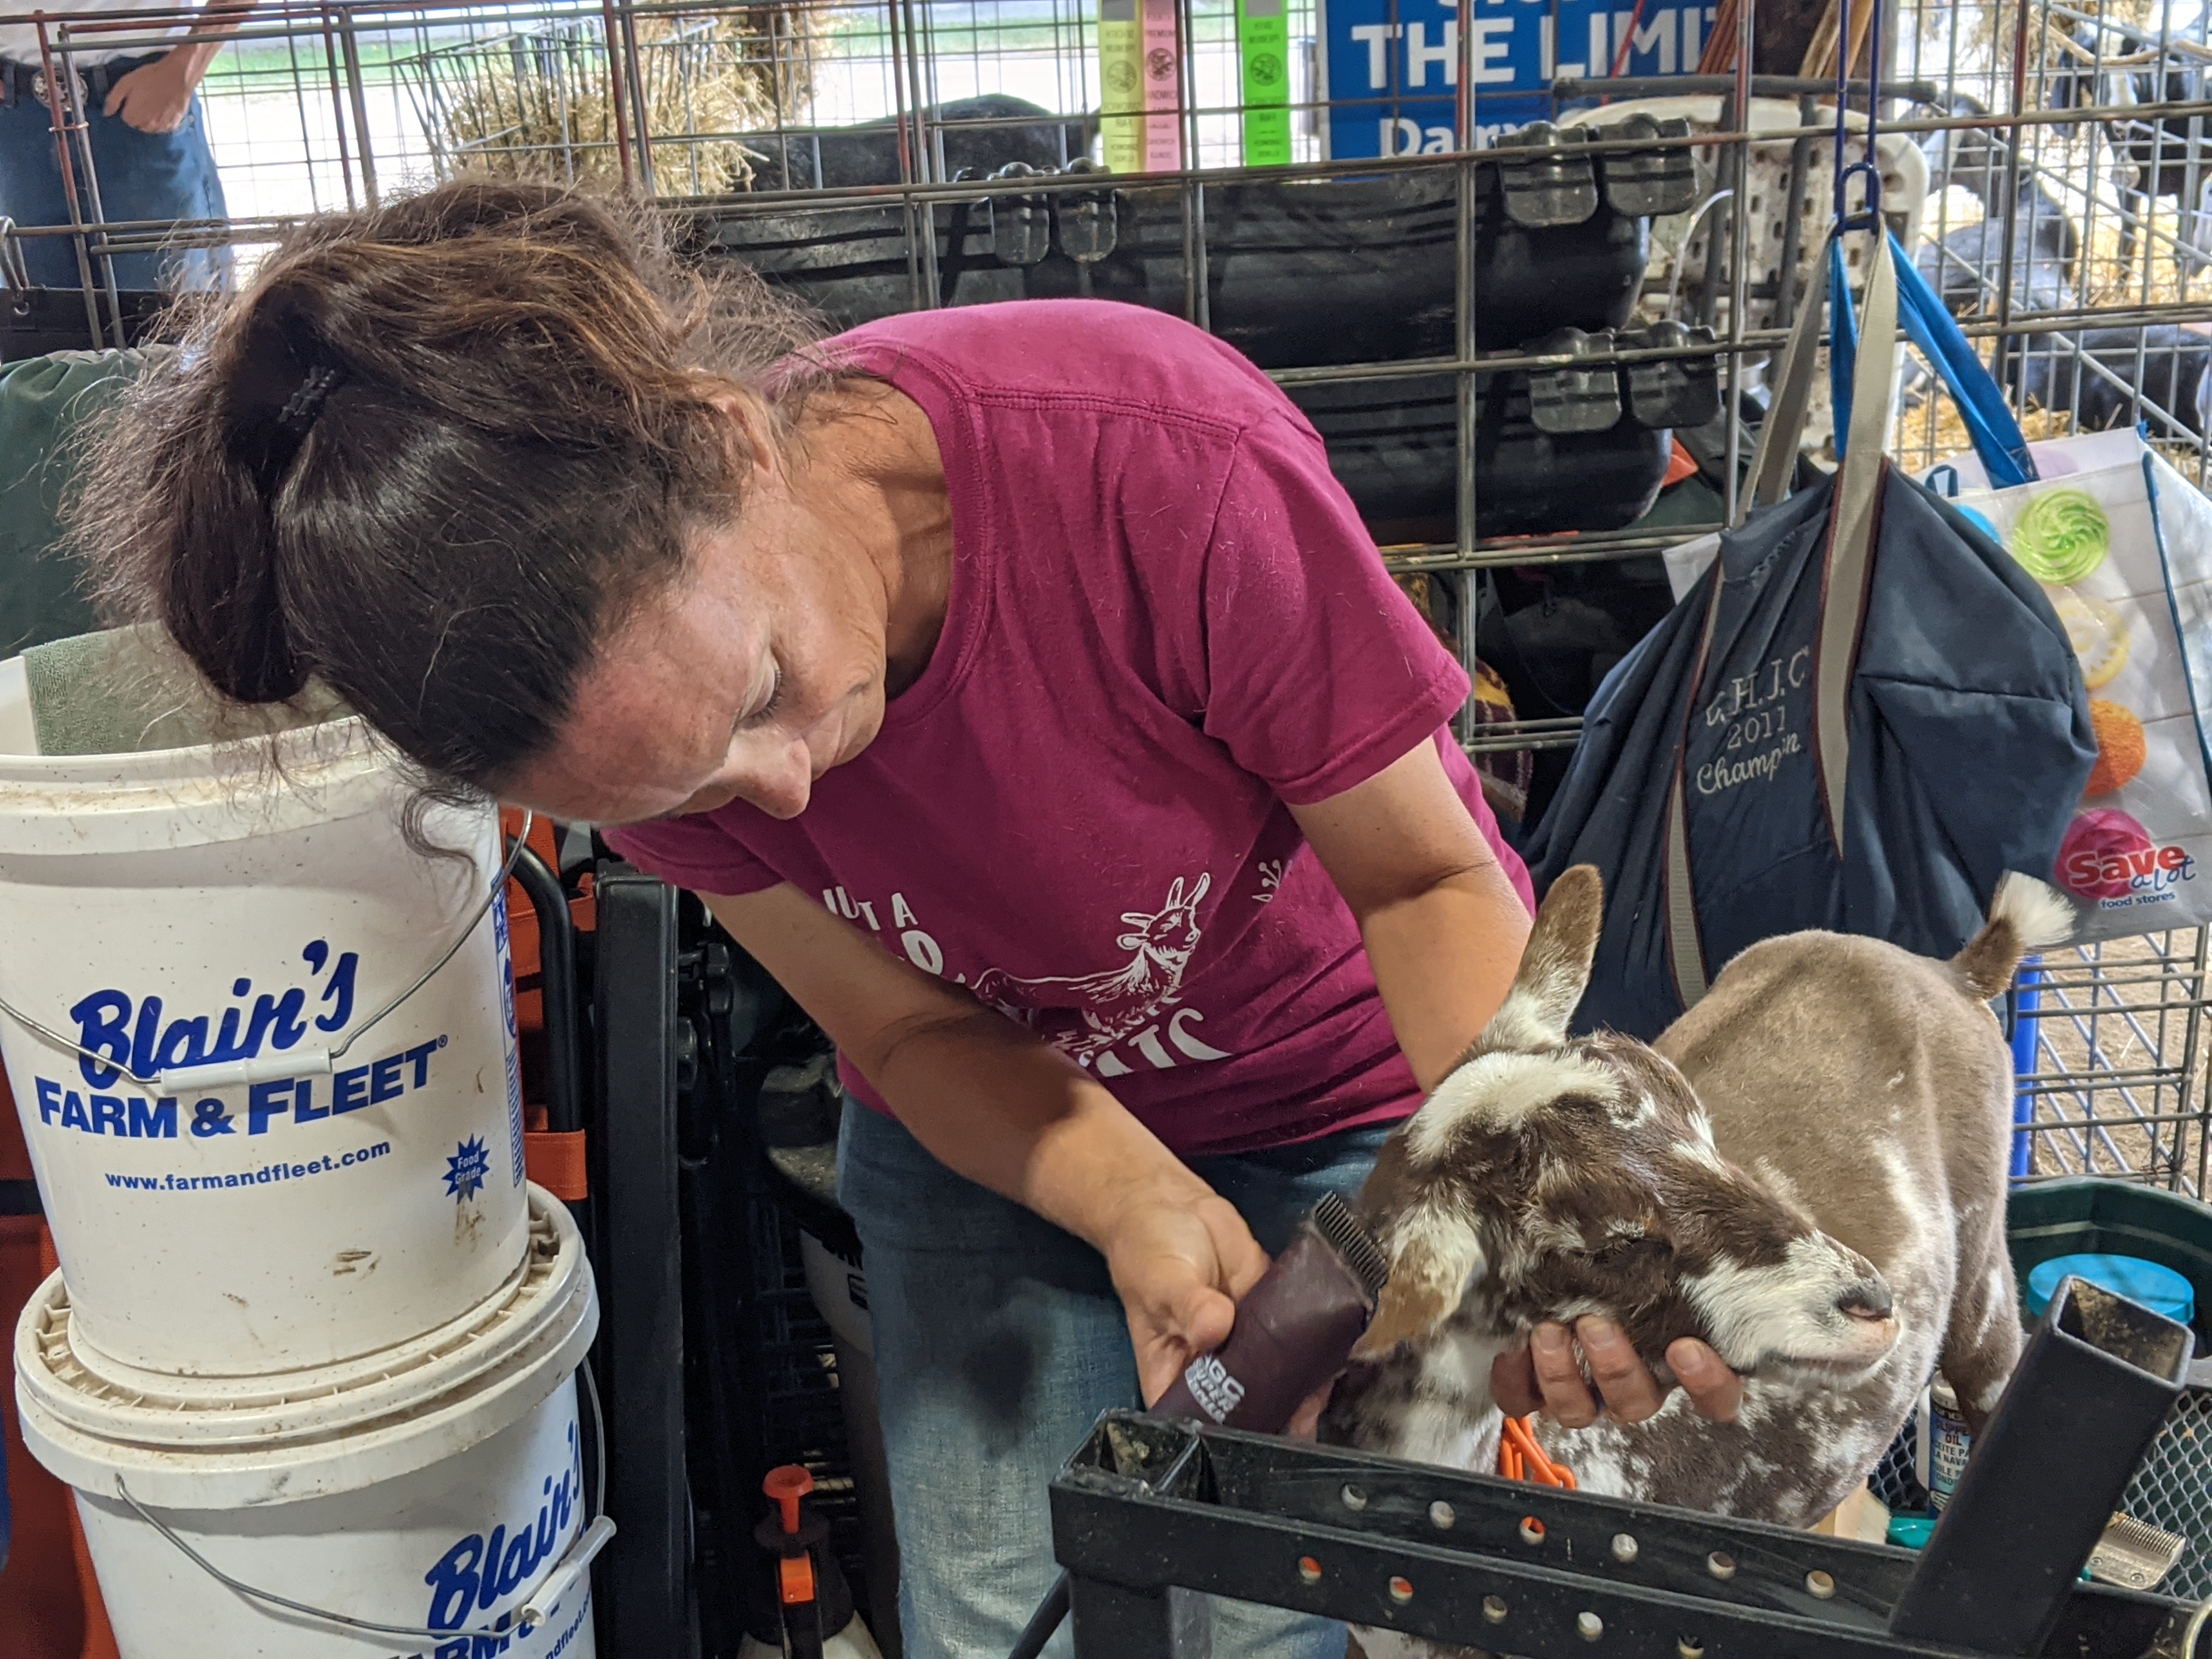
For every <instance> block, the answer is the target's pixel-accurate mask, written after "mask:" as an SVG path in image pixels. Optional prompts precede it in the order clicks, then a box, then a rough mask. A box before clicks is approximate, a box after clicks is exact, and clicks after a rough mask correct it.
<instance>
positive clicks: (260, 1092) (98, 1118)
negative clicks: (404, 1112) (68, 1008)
mask: <svg viewBox="0 0 2212 1659" xmlns="http://www.w3.org/2000/svg"><path fill="white" fill-rule="evenodd" d="M445 1046H446V1039H445V1038H444V1037H443V1036H435V1037H432V1038H431V1039H430V1040H429V1041H428V1042H418V1043H416V1045H415V1046H414V1047H413V1048H402V1049H400V1050H398V1051H397V1052H396V1053H393V1054H386V1055H384V1056H382V1057H381V1058H380V1059H377V1060H370V1061H369V1062H368V1064H366V1065H363V1066H349V1068H347V1069H346V1070H344V1071H343V1072H340V1073H337V1074H336V1075H335V1076H333V1077H332V1078H331V1079H330V1087H329V1090H328V1091H327V1093H326V1092H325V1091H324V1090H323V1089H322V1088H320V1087H319V1086H318V1085H317V1080H316V1079H313V1078H311V1077H301V1078H276V1079H270V1080H269V1081H267V1082H262V1083H256V1084H253V1085H250V1086H249V1087H248V1088H247V1090H246V1110H245V1111H244V1112H243V1113H235V1112H233V1111H232V1110H231V1109H230V1108H229V1107H228V1106H227V1105H226V1104H225V1103H223V1102H222V1101H221V1100H219V1099H216V1098H214V1097H209V1098H207V1099H204V1100H197V1101H194V1102H193V1103H192V1106H191V1120H190V1126H191V1132H192V1133H193V1134H194V1135H196V1136H197V1137H198V1138H199V1139H203V1140H205V1139H210V1137H212V1136H215V1135H227V1134H235V1133H239V1132H240V1129H241V1127H242V1128H243V1131H244V1133H246V1134H249V1135H263V1134H268V1133H270V1132H271V1131H273V1130H276V1129H279V1128H283V1127H287V1126H288V1125H289V1126H292V1127H299V1126H301V1125H305V1124H309V1123H319V1122H321V1121H323V1120H324V1119H325V1118H328V1117H334V1116H337V1115H339V1114H341V1113H344V1112H354V1111H358V1110H360V1109H362V1107H364V1106H368V1105H371V1104H373V1103H377V1102H380V1101H386V1100H397V1099H398V1098H399V1097H401V1096H403V1095H408V1094H412V1093H414V1092H415V1091H416V1090H418V1089H425V1088H428V1086H429V1083H430V1062H431V1060H432V1059H433V1057H435V1055H436V1054H437V1053H438V1051H439V1050H440V1049H441V1048H444V1047H445ZM69 1081H74V1079H68V1080H65V1081H57V1080H56V1079H52V1078H48V1077H34V1078H33V1079H31V1083H32V1087H33V1091H35V1093H36V1095H37V1097H38V1102H39V1121H40V1123H42V1124H47V1125H50V1126H52V1127H54V1128H58V1129H74V1130H76V1132H77V1133H79V1134H88V1135H113V1136H114V1137H116V1138H117V1139H121V1140H174V1139H176V1138H177V1123H178V1111H177V1106H178V1101H177V1097H176V1096H174V1095H163V1096H162V1097H161V1098H160V1099H158V1100H149V1099H147V1098H146V1097H144V1096H143V1095H113V1094H104V1093H100V1092H97V1091H89V1092H88V1091H79V1090H76V1089H74V1088H70V1087H69V1086H67V1082H69ZM241 1118H242V1119H243V1123H242V1124H241V1122H240V1120H241Z"/></svg>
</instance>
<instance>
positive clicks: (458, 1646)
mask: <svg viewBox="0 0 2212 1659" xmlns="http://www.w3.org/2000/svg"><path fill="white" fill-rule="evenodd" d="M538 1490H539V1492H540V1493H541V1495H542V1496H543V1498H544V1502H542V1503H541V1504H539V1505H538V1513H537V1515H536V1516H532V1517H530V1518H528V1519H526V1520H522V1521H520V1522H518V1524H516V1525H515V1526H514V1527H513V1528H512V1529H510V1528H507V1526H506V1525H504V1524H502V1525H500V1526H496V1527H494V1528H492V1529H491V1534H490V1535H489V1537H487V1536H486V1535H485V1534H483V1533H480V1532H472V1533H471V1534H469V1535H468V1536H467V1537H465V1538H463V1539H460V1540H459V1541H457V1542H456V1543H455V1544H454V1545H453V1547H452V1548H451V1549H449V1550H447V1552H446V1553H444V1554H443V1555H441V1556H440V1557H439V1558H438V1559H437V1562H436V1564H435V1565H433V1566H432V1567H431V1569H430V1571H428V1572H426V1573H424V1574H423V1575H422V1582H423V1583H425V1584H427V1585H428V1586H429V1588H430V1607H429V1613H428V1616H427V1617H426V1618H425V1619H424V1620H423V1623H424V1624H425V1625H426V1626H428V1627H429V1628H430V1629H432V1630H451V1631H459V1630H466V1629H468V1628H470V1627H471V1626H480V1625H481V1624H482V1622H483V1621H484V1620H488V1619H489V1614H490V1613H491V1610H492V1608H494V1607H496V1606H498V1605H499V1603H500V1602H501V1601H507V1600H511V1599H512V1598H513V1597H514V1596H515V1595H517V1594H519V1593H520V1592H521V1591H523V1590H525V1589H529V1588H531V1587H532V1585H534V1584H536V1583H538V1578H539V1577H540V1575H541V1574H542V1573H544V1571H547V1570H548V1569H550V1567H551V1566H552V1565H553V1564H554V1562H555V1560H556V1559H557V1558H558V1557H559V1554H560V1553H561V1550H562V1547H563V1546H564V1545H565V1544H566V1543H567V1541H568V1537H569V1535H570V1534H571V1532H572V1530H573V1529H574V1525H575V1523H576V1522H578V1521H580V1519H581V1516H580V1513H579V1510H580V1508H581V1505H582V1504H583V1501H584V1463H583V1456H582V1453H581V1450H580V1448H579V1446H578V1444H577V1441H576V1425H574V1423H571V1424H570V1425H568V1466H567V1468H563V1469H562V1472H561V1473H560V1474H558V1475H548V1476H546V1477H545V1480H544V1482H543V1483H541V1485H540V1486H539V1488H538ZM586 1582H587V1583H588V1581H586ZM579 1590H580V1592H581V1593H580V1594H579V1595H578V1598H577V1599H578V1602H579V1605H578V1607H577V1608H576V1609H575V1610H574V1613H571V1615H570V1616H569V1617H568V1618H567V1619H565V1620H560V1621H559V1622H560V1623H561V1625H562V1629H561V1630H560V1631H559V1632H555V1631H554V1630H553V1623H552V1621H550V1620H549V1622H548V1623H546V1624H544V1625H542V1626H538V1629H539V1630H540V1631H541V1632H544V1633H545V1634H546V1636H547V1638H548V1639H547V1641H546V1644H545V1645H544V1647H542V1648H532V1649H530V1650H528V1651H529V1652H530V1653H531V1654H532V1656H533V1659H537V1656H540V1655H542V1656H543V1659H556V1656H557V1655H559V1654H560V1653H561V1652H562V1650H565V1649H566V1648H567V1647H568V1644H569V1642H570V1641H571V1639H572V1638H574V1635H575V1632H576V1631H577V1630H578V1629H579V1628H580V1626H581V1625H582V1623H583V1620H584V1618H585V1616H586V1613H588V1612H589V1610H590V1607H591V1597H590V1595H589V1593H588V1591H587V1590H584V1589H583V1587H582V1586H579ZM513 1619H514V1613H513V1610H512V1609H510V1610H509V1611H507V1612H506V1613H501V1614H500V1615H499V1617H498V1618H497V1619H492V1620H489V1629H491V1630H492V1631H495V1632H499V1633H498V1634H495V1635H489V1636H456V1637H455V1638H453V1640H452V1641H450V1642H445V1643H441V1644H439V1645H438V1646H437V1647H436V1648H435V1649H433V1650H431V1651H430V1652H429V1653H428V1654H423V1655H417V1656H416V1659H494V1656H496V1655H501V1654H505V1653H507V1652H508V1651H509V1650H510V1647H511V1644H513V1642H514V1640H515V1639H516V1636H517V1634H518V1632H513V1631H512V1630H510V1628H509V1627H510V1626H511V1625H512V1624H513Z"/></svg>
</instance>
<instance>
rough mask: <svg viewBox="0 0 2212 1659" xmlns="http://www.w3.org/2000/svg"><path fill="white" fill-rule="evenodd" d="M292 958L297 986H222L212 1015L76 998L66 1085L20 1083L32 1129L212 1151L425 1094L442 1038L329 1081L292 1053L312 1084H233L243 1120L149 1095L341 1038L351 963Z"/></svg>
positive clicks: (115, 992) (111, 990)
mask: <svg viewBox="0 0 2212 1659" xmlns="http://www.w3.org/2000/svg"><path fill="white" fill-rule="evenodd" d="M300 959H301V961H302V962H303V963H306V964H307V970H308V971H307V979H308V983H307V984H306V985H304V986H303V985H298V984H294V985H290V986H288V987H284V988H283V990H281V991H274V992H272V991H269V990H261V991H257V990H256V989H255V988H254V984H253V981H252V979H251V978H249V977H243V976H241V977H240V978H237V979H234V980H233V981H231V985H230V995H231V1000H230V1001H229V1003H228V1005H227V1006H223V1007H222V1008H220V1009H218V1010H216V1011H214V1012H206V1013H202V1012H193V1011H191V1010H189V1009H179V1008H177V1007H174V1006H172V1005H171V1003H170V1001H169V1000H167V999H165V998H163V997H161V996H160V995H158V994H150V993H146V994H137V995H133V994H131V993H130V992H128V991H125V990H122V989H120V988H117V987H105V988H102V989H100V990H97V991H94V992H93V993H91V994H89V995H87V996H84V997H82V998H80V999H79V1000H77V1001H76V1003H75V1004H74V1005H73V1006H71V1007H70V1011H69V1016H70V1020H71V1021H72V1022H73V1023H74V1024H75V1025H76V1042H77V1045H78V1047H79V1048H82V1050H83V1051H84V1052H83V1053H82V1054H80V1055H79V1056H78V1058H77V1063H76V1075H75V1076H74V1077H71V1076H66V1075H64V1076H63V1077H60V1078H52V1077H33V1079H32V1083H33V1093H34V1096H35V1098H36V1100H37V1102H38V1111H39V1121H40V1123H41V1124H44V1125H46V1126H48V1127H52V1128H56V1129H62V1130H70V1131H74V1132H76V1133H80V1134H89V1135H112V1136H114V1137H115V1138H117V1139H129V1140H140V1139H153V1140H174V1139H178V1138H179V1133H180V1131H182V1132H188V1133H190V1134H191V1136H192V1137H194V1138H196V1139H200V1140H204V1141H213V1140H216V1139H218V1138H219V1137H222V1136H233V1135H240V1134H243V1135H245V1136H247V1137H252V1136H256V1135H263V1134H267V1133H270V1132H271V1131H272V1130H278V1129H283V1128H287V1127H304V1126H306V1125H308V1124H312V1123H319V1122H322V1121H325V1120H327V1119H331V1118H336V1117H341V1116H343V1115H345V1114H347V1113H349V1112H355V1111H358V1110H360V1109H362V1108H363V1107H365V1106H372V1105H381V1104H383V1103H386V1102H389V1101H393V1100H397V1099H398V1098H399V1097H402V1096H403V1095H407V1094H411V1093H413V1092H415V1091H417V1090H421V1089H424V1088H427V1087H428V1086H429V1083H430V1077H431V1073H432V1070H433V1062H434V1060H435V1058H436V1056H437V1054H438V1052H439V1051H440V1050H441V1049H442V1048H444V1047H445V1046H446V1038H445V1037H444V1036H435V1037H431V1038H429V1039H428V1040H427V1041H424V1042H417V1043H415V1044H412V1045H410V1046H409V1047H406V1048H396V1049H393V1050H392V1051H391V1052H389V1053H386V1054H378V1055H376V1056H375V1057H374V1058H372V1059H369V1060H364V1061H363V1062H362V1064H361V1065H358V1066H348V1067H345V1068H343V1070H337V1071H330V1070H329V1062H328V1060H325V1059H322V1056H321V1055H320V1054H319V1053H318V1054H317V1055H316V1058H317V1059H318V1060H320V1061H321V1066H320V1069H319V1070H317V1068H315V1067H314V1066H312V1065H311V1064H310V1063H309V1062H308V1060H307V1055H306V1054H302V1055H301V1060H302V1069H306V1070H309V1071H311V1072H312V1073H314V1074H311V1075H308V1076H303V1077H291V1078H281V1077H280V1078H273V1079H264V1080H262V1081H259V1082H256V1083H252V1084H251V1085H245V1094H246V1103H245V1106H244V1109H243V1110H240V1109H238V1107H237V1106H236V1105H234V1103H232V1102H231V1101H230V1100H228V1098H226V1097H222V1096H218V1095H214V1094H212V1093H210V1094H209V1095H206V1096H204V1097H201V1098H199V1099H197V1100H191V1101H189V1102H188V1101H187V1100H186V1098H185V1097H183V1096H179V1095H168V1094H162V1093H160V1092H159V1091H151V1092H150V1093H149V1091H148V1090H147V1088H146V1083H147V1082H149V1081H152V1080H154V1079H159V1078H160V1077H161V1074H162V1073H172V1072H174V1073H182V1075H181V1077H180V1079H179V1080H180V1081H181V1082H183V1083H184V1084H185V1085H187V1086H189V1085H190V1083H191V1074H190V1072H189V1070H188V1069H186V1068H189V1067H191V1066H204V1065H216V1064H224V1063H228V1062H231V1061H237V1060H257V1059H259V1058H261V1057H262V1056H263V1055H264V1054H287V1053H289V1052H291V1051H292V1050H295V1049H296V1048H300V1047H301V1044H302V1043H304V1042H307V1037H308V1035H309V1033H310V1032H313V1031H320V1032H322V1033H324V1034H325V1036H337V1034H339V1033H342V1032H343V1031H344V1030H345V1029H346V1028H347V1026H348V1025H349V1024H351V1023H352V1020H353V1018H354V1012H355V1001H356V987H357V985H358V982H359V979H360V974H361V956H360V953H359V952H358V951H337V952H333V951H332V950H331V945H330V942H329V941H328V940H326V939H314V940H311V941H310V942H309V943H308V944H307V945H306V946H305V947H304V948H302V949H301V952H300ZM80 1085H82V1086H80Z"/></svg>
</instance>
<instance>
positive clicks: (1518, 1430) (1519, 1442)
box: [1498, 1417, 1576, 1492]
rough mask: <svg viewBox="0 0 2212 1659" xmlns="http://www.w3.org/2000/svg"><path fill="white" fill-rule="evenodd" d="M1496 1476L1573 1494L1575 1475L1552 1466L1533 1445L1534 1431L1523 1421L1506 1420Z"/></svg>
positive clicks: (1518, 1418) (1525, 1420)
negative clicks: (1525, 1481)
mask: <svg viewBox="0 0 2212 1659" xmlns="http://www.w3.org/2000/svg"><path fill="white" fill-rule="evenodd" d="M1498 1474H1502V1475H1504V1477H1505V1478H1506V1479H1507V1480H1529V1481H1534V1483H1535V1484H1536V1485H1538V1486H1559V1487H1561V1488H1563V1489H1564V1490H1565V1491H1567V1492H1573V1491H1575V1490H1576V1486H1575V1476H1574V1471H1573V1470H1571V1469H1570V1468H1567V1467H1566V1465H1565V1464H1564V1463H1554V1462H1553V1461H1552V1460H1551V1459H1550V1458H1549V1457H1547V1456H1546V1455H1544V1449H1543V1448H1542V1447H1541V1446H1540V1445H1538V1444H1537V1443H1536V1434H1535V1431H1534V1429H1532V1428H1531V1427H1530V1426H1529V1419H1527V1418H1525V1417H1509V1418H1507V1419H1505V1431H1504V1434H1503V1435H1501V1436H1500V1437H1498Z"/></svg>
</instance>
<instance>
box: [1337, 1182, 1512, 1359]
mask: <svg viewBox="0 0 2212 1659" xmlns="http://www.w3.org/2000/svg"><path fill="white" fill-rule="evenodd" d="M1482 1265H1483V1257H1482V1242H1481V1240H1480V1238H1479V1237H1476V1234H1475V1231H1474V1223H1473V1222H1472V1221H1469V1220H1466V1219H1462V1218H1459V1217H1456V1216H1447V1215H1444V1214H1443V1213H1441V1212H1438V1211H1437V1209H1435V1208H1433V1207H1431V1206H1423V1207H1421V1208H1420V1209H1418V1210H1416V1211H1414V1212H1412V1213H1411V1214H1409V1215H1407V1217H1406V1218H1404V1219H1402V1220H1401V1221H1400V1222H1399V1224H1398V1226H1397V1228H1396V1230H1395V1236H1394V1237H1393V1238H1392V1241H1391V1249H1390V1278H1389V1282H1388V1283H1387V1284H1385V1285H1383V1294H1382V1295H1380V1296H1378V1297H1376V1298H1375V1317H1374V1318H1373V1319H1371V1320H1370V1321H1369V1322H1368V1325H1367V1331H1366V1334H1364V1335H1363V1336H1362V1337H1361V1338H1360V1339H1359V1340H1358V1343H1357V1344H1356V1345H1355V1346H1353V1348H1352V1358H1354V1359H1380V1358H1383V1355H1385V1354H1387V1353H1389V1352H1390V1350H1391V1349H1393V1348H1395V1347H1396V1346H1398V1345H1399V1344H1400V1343H1401V1342H1410V1341H1413V1340H1415V1339H1416V1338H1419V1337H1424V1336H1426V1335H1428V1334H1429V1333H1431V1331H1433V1330H1435V1329H1436V1328H1437V1326H1439V1325H1441V1324H1443V1322H1444V1321H1446V1320H1447V1319H1449V1318H1450V1317H1451V1316H1452V1315H1453V1314H1455V1312H1457V1311H1458V1310H1459V1303H1460V1297H1462V1295H1464V1294H1465V1293H1466V1291H1467V1287H1468V1282H1469V1281H1470V1280H1471V1279H1474V1277H1475V1275H1476V1274H1477V1273H1480V1271H1481V1270H1482Z"/></svg>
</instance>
